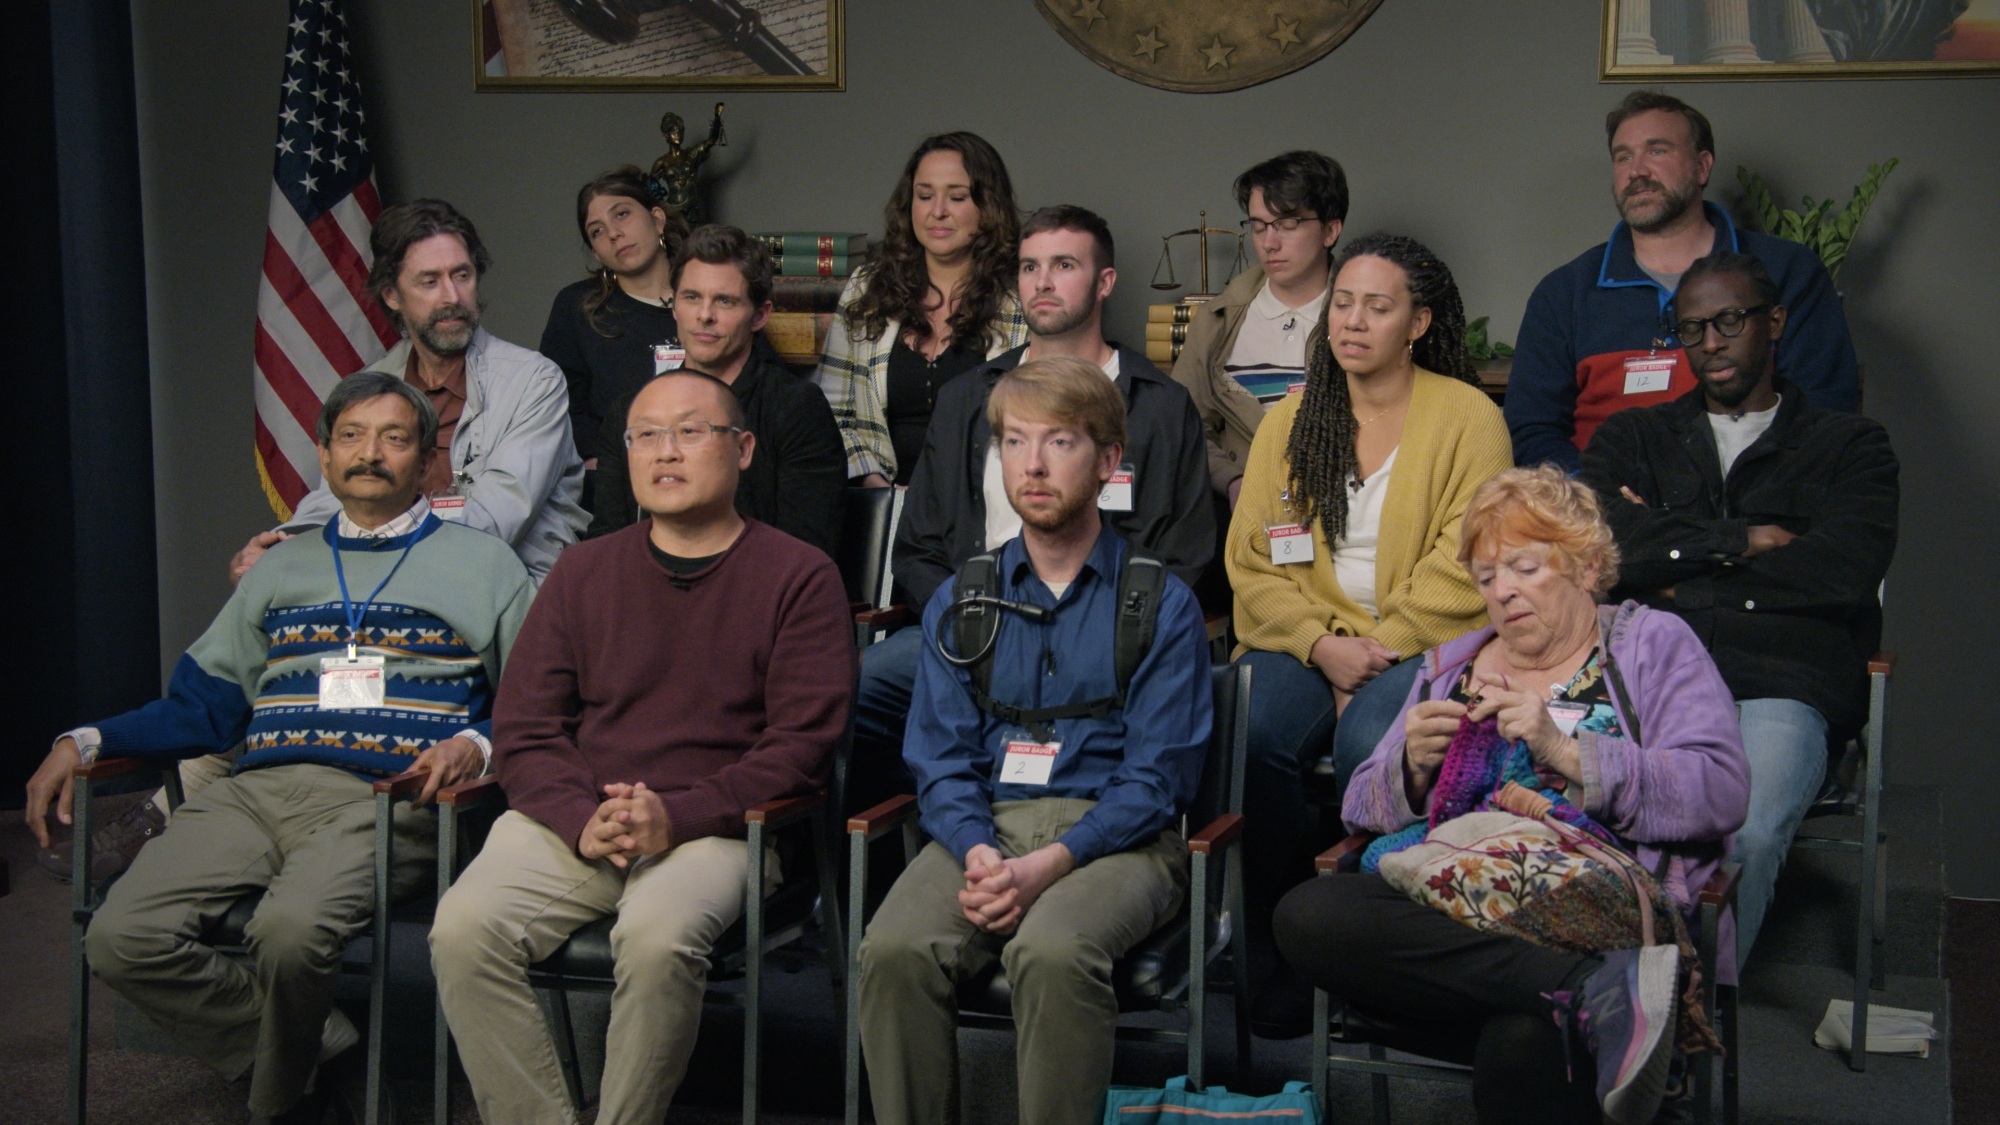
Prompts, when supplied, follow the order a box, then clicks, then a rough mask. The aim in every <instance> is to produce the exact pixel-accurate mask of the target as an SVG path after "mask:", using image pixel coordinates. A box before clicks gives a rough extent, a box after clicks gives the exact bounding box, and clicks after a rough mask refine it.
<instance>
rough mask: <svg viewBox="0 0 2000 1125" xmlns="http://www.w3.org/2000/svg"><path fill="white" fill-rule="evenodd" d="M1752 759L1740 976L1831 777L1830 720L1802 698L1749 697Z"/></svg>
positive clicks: (1739, 908)
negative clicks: (1802, 826) (1791, 853)
mask: <svg viewBox="0 0 2000 1125" xmlns="http://www.w3.org/2000/svg"><path fill="white" fill-rule="evenodd" d="M1736 721H1737V723H1738V725H1740V726H1741V727H1742V729H1743V751H1744V754H1745V755H1746V756H1747V757H1748V758H1749V759H1750V815H1749V817H1748V818H1747V819H1746V820H1745V821H1744V822H1743V827H1742V829H1741V830H1739V831H1738V832H1737V833H1736V854H1735V855H1734V856H1733V857H1732V858H1733V859H1735V860H1736V862H1737V863H1740V864H1742V865H1743V880H1742V882H1741V883H1739V884H1738V885H1737V889H1736V964H1737V967H1738V970H1739V971H1740V970H1741V968H1742V966H1743V964H1744V963H1745V962H1746V961H1748V960H1749V958H1750V947H1751V946H1752V945H1754V944H1755V943H1756V941H1757V931H1758V929H1760V928H1761V927H1762V926H1763V924H1764V912H1765V911H1766V910H1767V909H1769V908H1770V905H1771V890H1772V888H1773V887H1774V886H1776V884H1777V882H1778V870H1779V869H1780V868H1781V867H1783V866H1784V863H1785V853H1786V852H1787V851H1788V850H1790V849H1791V846H1792V835H1793V834H1794V833H1796V832H1797V831H1798V830H1799V822H1800V821H1801V820H1803V819H1805V814H1806V809H1808V808H1810V807H1811V806H1812V803H1813V799H1814V798H1815V797H1817V796H1819V787H1820V784H1821V782H1823V781H1825V780H1826V758H1827V746H1826V717H1825V716H1823V715H1821V714H1820V713H1819V712H1818V711H1816V710H1814V709H1813V708H1812V707H1811V706H1809V705H1807V704H1804V703H1801V702H1799V701H1798V700H1796V699H1745V700H1743V701H1742V702H1740V703H1738V704H1737V705H1736Z"/></svg>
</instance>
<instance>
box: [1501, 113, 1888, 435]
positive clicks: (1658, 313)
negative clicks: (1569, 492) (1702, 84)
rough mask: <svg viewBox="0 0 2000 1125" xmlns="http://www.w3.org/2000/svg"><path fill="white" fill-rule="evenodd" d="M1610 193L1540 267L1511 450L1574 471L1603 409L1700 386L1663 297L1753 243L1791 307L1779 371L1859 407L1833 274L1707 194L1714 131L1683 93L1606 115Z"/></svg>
mask: <svg viewBox="0 0 2000 1125" xmlns="http://www.w3.org/2000/svg"><path fill="white" fill-rule="evenodd" d="M1604 132H1605V136H1606V138H1607V140H1608V142H1609V144H1610V148H1611V198H1612V202H1614V203H1615V204H1616V205H1617V207H1618V215H1619V219H1620V222H1619V223H1618V225H1617V226H1616V227H1614V228H1612V231H1611V239H1610V241H1608V242H1605V243H1602V244H1600V245H1598V246H1594V247H1592V248H1591V249H1589V250H1586V251H1585V252H1584V253H1583V254H1581V255H1579V256H1578V257H1577V258H1576V259H1574V260H1573V261H1571V262H1570V263H1569V264H1568V265H1565V266H1563V267H1561V268H1560V269H1557V270H1555V271H1554V272H1552V273H1550V274H1549V275H1548V276H1547V277H1544V278H1543V279H1542V281H1541V284H1539V285H1537V286H1536V287H1535V292H1534V295H1533V296H1531V297H1530V298H1529V299H1528V308H1527V312H1526V313H1525V314H1523V316H1522V317H1521V332H1520V336H1519V338H1518V339H1517V340H1516V342H1515V349H1514V363H1513V369H1512V371H1511V373H1510V374H1509V376H1508V379H1507V400H1506V404H1505V410H1506V414H1507V428H1508V429H1509V430H1510V431H1511V432H1512V433H1513V437H1514V462H1515V463H1516V464H1519V465H1538V464H1541V463H1543V462H1551V463H1553V464H1556V465H1560V466H1561V467H1563V468H1564V469H1567V470H1569V471H1570V472H1575V471H1576V467H1577V464H1578V461H1579V459H1580V451H1581V450H1582V449H1583V447H1584V446H1586V445H1588V444H1589V443H1590V436H1591V434H1592V433H1594V432H1595V431H1596V430H1597V427H1598V426H1600V425H1602V424H1603V423H1604V420H1605V419H1606V418H1608V417H1610V416H1611V415H1613V414H1615V413H1617V412H1618V411H1620V410H1626V409H1629V408H1631V407H1634V406H1653V405H1656V404H1658V403H1662V402H1670V401H1672V400H1674V399H1676V398H1678V397H1680V396H1682V395H1684V394H1686V393H1687V392H1688V391H1690V390H1692V389H1694V386H1695V377H1694V373H1693V372H1692V371H1691V370H1689V368H1688V365H1687V362H1686V360H1685V359H1684V358H1683V357H1682V354H1681V352H1680V350H1679V349H1678V348H1677V347H1676V341H1675V339H1674V334H1673V325H1672V322H1671V319H1670V318H1671V312H1670V310H1669V302H1670V301H1671V300H1672V298H1673V294H1674V288H1675V287H1676V286H1677V285H1679V284H1680V280H1681V275H1682V273H1683V272H1684V271H1686V270H1687V268H1688V265H1689V264H1690V263H1691V262H1693V261H1694V260H1695V259H1696V258H1699V257H1702V256H1703V255H1706V254H1710V253H1713V252H1715V251H1718V250H1728V251H1733V252H1737V253H1743V254H1750V255H1753V256H1755V257H1756V258H1758V259H1759V260H1761V261H1762V262H1763V263H1764V264H1765V267H1766V268H1767V269H1768V270H1769V271H1770V273H1771V276H1772V277H1773V278H1774V279H1776V281H1777V284H1778V291H1779V292H1780V293H1781V294H1782V295H1783V297H1784V304H1785V308H1786V309H1787V310H1789V312H1790V317H1789V323H1788V325H1787V330H1786V332H1785V346H1784V348H1783V349H1782V350H1781V351H1780V353H1779V355H1778V360H1777V362H1778V369H1779V371H1780V373H1782V374H1783V375H1784V376H1785V377H1786V378H1788V379H1790V380H1792V382H1793V383H1794V384H1795V385H1797V386H1798V388H1799V390H1800V392H1801V393H1803V394H1804V395H1805V396H1806V397H1807V398H1810V399H1811V400H1812V401H1814V402H1816V403H1818V404H1820V405H1821V406H1826V407H1831V408H1832V409H1835V410H1856V409H1859V408H1860V405H1861V373H1860V365H1859V362H1858V361H1857V360H1856V359H1855V356H1854V344H1853V343H1852V341H1850V340H1849V339H1848V334H1847V316H1846V314H1845V313H1843V312H1842V311H1841V307H1840V294H1839V293H1837V292H1835V290H1834V288H1833V279H1832V278H1830V277H1828V276H1827V272H1826V268H1825V267H1824V266H1822V265H1821V264H1820V260H1819V257H1818V256H1817V255H1815V254H1814V253H1813V252H1812V251H1811V250H1810V249H1808V248H1806V247H1805V246H1802V245H1800V244H1799V243H1796V242H1789V241H1786V240H1784V239H1781V238H1773V237H1771V236H1770V235H1766V234H1758V233H1756V232H1754V231H1745V230H1738V229H1737V228H1736V225H1735V224H1734V223H1733V222H1731V221H1730V218H1729V214H1728V212H1726V211H1724V210H1723V209H1722V208H1720V207H1717V206H1715V205H1714V204H1712V203H1707V202H1704V201H1703V199H1702V191H1703V189H1704V188H1706V187H1707V186H1708V178H1709V174H1710V172H1711V171H1713V169H1714V167H1715V134H1714V131H1713V130H1712V129H1711V128H1710V127H1709V123H1708V118H1706V117H1704V116H1702V114H1701V111H1700V110H1697V109H1695V108H1694V107H1693V106H1690V105H1688V104H1687V103H1686V102H1683V101H1681V100H1680V99H1679V98H1675V97H1671V96H1669V95H1666V94H1660V93H1655V92H1653V91H1651V90H1635V91H1633V92H1632V93H1630V94H1628V95H1626V97H1625V99H1624V100H1623V101H1621V102H1619V103H1618V106H1617V107H1616V108H1615V109H1613V110H1612V111H1611V113H1610V114H1609V115H1608V116H1607V117H1606V118H1605V123H1604Z"/></svg>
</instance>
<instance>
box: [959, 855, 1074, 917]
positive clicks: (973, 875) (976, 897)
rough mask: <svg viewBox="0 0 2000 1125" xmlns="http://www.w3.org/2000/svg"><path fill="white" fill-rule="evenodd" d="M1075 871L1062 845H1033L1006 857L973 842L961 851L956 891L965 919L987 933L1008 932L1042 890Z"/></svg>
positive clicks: (1072, 858) (1070, 858)
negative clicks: (959, 881)
mask: <svg viewBox="0 0 2000 1125" xmlns="http://www.w3.org/2000/svg"><path fill="white" fill-rule="evenodd" d="M1074 870H1076V859H1075V857H1074V856H1072V855H1070V851H1069V848H1068V847H1067V846H1066V845H1063V844H1060V843H1056V844H1050V845H1048V846H1047V847H1044V848H1036V849H1035V850H1034V851H1032V852H1029V853H1028V854H1027V855H1024V856H1017V857H1015V858H1014V859H1008V858H1006V857H1005V856H1002V855H1001V854H1000V849H998V848H996V847H994V846H993V845H991V844H974V845H973V846H972V848H971V850H970V851H967V852H966V853H965V888H964V889H963V890H961V891H959V892H958V905H959V908H960V909H962V910H964V911H965V917H966V920H967V921H969V922H971V923H972V924H973V925H975V926H978V927H979V928H980V929H982V930H984V931H986V932H987V933H989V934H1011V933H1013V932H1014V931H1015V929H1016V928H1018V927H1019V926H1020V924H1021V918H1022V916H1023V915H1025V914H1026V913H1027V912H1028V908H1029V907H1031V906H1033V905H1034V904H1035V900H1036V899H1038V898H1040V897H1041V896H1042V892H1043V891H1046V890H1048V889H1049V888H1050V887H1051V886H1053V885H1055V881H1056V880H1058V879H1060V878H1062V877H1063V876H1065V875H1067V874H1069V873H1070V872H1071V871H1074Z"/></svg>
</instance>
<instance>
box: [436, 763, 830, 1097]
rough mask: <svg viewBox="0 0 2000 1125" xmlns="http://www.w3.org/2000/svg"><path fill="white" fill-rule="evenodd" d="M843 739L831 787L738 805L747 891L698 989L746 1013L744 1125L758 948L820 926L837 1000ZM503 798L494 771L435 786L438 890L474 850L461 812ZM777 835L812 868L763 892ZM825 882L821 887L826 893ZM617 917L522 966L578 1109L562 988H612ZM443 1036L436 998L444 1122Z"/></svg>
mask: <svg viewBox="0 0 2000 1125" xmlns="http://www.w3.org/2000/svg"><path fill="white" fill-rule="evenodd" d="M849 741H850V739H848V738H843V739H842V740H841V743H840V746H839V747H838V748H837V750H836V752H835V759H834V771H833V772H834V779H835V780H834V787H833V790H834V792H833V794H829V793H828V792H825V791H822V792H817V793H809V794H806V795H804V796H799V797H790V798H786V799H783V800H778V801H768V802H765V803H764V804H761V805H757V806H754V807H752V808H751V809H749V810H747V811H746V812H745V813H744V817H743V819H744V821H745V822H746V824H747V826H748V836H749V839H748V846H749V852H750V870H749V874H748V876H747V879H746V882H747V885H748V887H749V893H748V894H747V895H746V896H745V899H744V903H745V906H744V912H743V917H742V918H740V919H738V920H737V922H736V924H735V925H732V926H731V927H729V929H727V930H725V931H723V934H722V936H721V937H720V938H718V939H717V940H716V943H715V946H714V948H713V949H711V950H710V951H709V955H708V959H709V974H708V982H709V986H710V987H709V989H708V991H707V993H706V995H705V997H704V1001H705V1002H706V1003H711V1004H722V1005H727V1006H731V1007H741V1008H742V1009H743V1012H744V1017H743V1121H744V1125H752V1123H754V1122H755V1121H756V1120H757V1104H758V1072H759V1069H760V1066H759V1064H760V1061H761V1060H760V1057H759V1043H760V1041H761V1038H760V1032H761V1026H760V1024H761V1019H762V999H763V972H764V956H765V955H766V954H768V953H771V952H774V951H776V950H778V949H780V948H783V947H785V946H788V945H792V944H794V943H796V942H798V941H799V940H800V939H801V938H803V937H805V936H806V935H807V934H808V933H809V932H811V931H812V930H813V929H814V927H815V926H817V927H818V928H819V929H820V931H821V933H822V935H823V938H824V941H825V945H826V949H825V958H826V963H827V969H828V971H829V972H830V973H831V974H832V977H833V986H834V1003H835V1005H836V1006H838V1004H839V1003H840V997H841V979H842V978H841V974H842V973H843V971H844V970H845V968H846V964H845V962H844V961H842V960H841V957H840V950H841V949H842V947H843V943H842V940H841V934H842V919H841V917H840V914H839V912H838V910H837V906H838V904H839V897H838V895H837V894H835V893H833V892H832V890H831V888H833V887H835V886H836V885H837V884H836V883H835V881H834V873H835V865H834V848H836V847H837V846H838V839H837V837H836V836H835V834H834V832H833V830H832V828H831V826H830V824H829V823H828V816H827V808H828V806H829V804H830V803H833V802H837V800H838V797H837V794H838V792H839V789H840V785H841V783H842V779H843V778H844V777H845V775H846V758H847V748H848V742H849ZM504 805H505V796H504V794H503V793H502V792H501V790H500V786H499V784H498V779H497V778H493V777H484V778H480V779H479V780H477V781H471V782H466V783H465V784H462V785H458V786H454V787H452V788H450V789H446V790H444V791H442V792H441V793H440V794H439V798H438V810H439V818H438V865H439V870H438V895H439V896H440V897H442V896H443V894H444V892H445V890H446V889H447V888H448V887H450V885H451V883H452V881H453V880H454V879H455V878H456V877H457V874H458V871H459V868H460V866H461V863H460V860H459V853H460V852H461V851H466V852H470V851H476V848H469V847H465V846H464V845H465V844H468V843H472V842H474V841H473V840H471V839H470V837H471V836H472V832H469V831H468V830H469V829H475V828H476V825H475V824H474V823H469V822H468V819H467V818H468V814H473V813H475V812H477V813H478V814H479V815H480V816H481V817H482V818H485V821H486V823H488V824H490V823H491V819H490V818H492V817H496V816H498V814H499V812H500V811H502V810H503V809H504ZM835 807H837V804H836V805H835ZM779 833H786V835H787V836H788V837H789V838H790V839H791V840H793V841H794V842H796V843H798V844H799V845H800V846H801V848H802V849H803V851H805V852H809V853H810V854H811V863H809V864H801V865H799V867H800V869H801V870H802V871H813V872H814V873H815V875H814V876H813V877H804V876H795V877H793V878H790V879H787V880H785V881H784V882H783V883H781V884H779V886H778V888H777V889H776V890H774V891H772V892H771V893H770V894H769V895H768V896H767V895H765V894H764V892H763V888H764V872H765V859H764V849H765V845H766V843H767V842H770V841H773V840H776V839H778V838H779V836H778V834H779ZM822 888H826V889H827V890H826V891H825V892H824V893H823V892H822ZM616 921H617V917H616V915H609V916H606V917H604V918H600V919H598V920H597V921H595V922H592V923H590V924H589V925H586V926H583V927H581V928H580V929H578V930H577V931H576V932H575V933H573V934H571V935H570V937H569V940H568V941H566V942H564V943H563V944H562V946H561V947H560V948H558V949H557V950H556V951H555V952H554V953H553V954H551V955H550V956H549V957H548V958H546V959H544V960H542V961H538V962H536V963H535V964H533V965H530V966H529V967H528V980H529V983H531V984H533V985H534V986H535V987H537V988H546V989H551V990H553V991H554V992H555V994H556V1003H555V1006H554V1020H555V1024H556V1026H555V1028H554V1031H555V1042H556V1053H557V1056H558V1057H559V1058H560V1060H561V1062H562V1067H563V1077H564V1079H565V1080H566V1081H567V1082H568V1084H569V1093H570V1099H571V1101H572V1102H573V1103H574V1105H575V1106H576V1108H577V1109H578V1110H581V1109H582V1108H583V1107H584V1105H585V1101H584V1091H583V1075H582V1071H581V1068H580V1067H579V1066H578V1064H577V1051H576V1033H575V1030H574V1028H573V1027H572V1025H571V1021H570V1011H569V993H570V991H571V990H572V989H585V990H588V991H593V992H610V991H611V990H612V989H613V986H614V983H615V982H614V977H613V975H612V974H613V969H614V959H613V957H612V953H611V927H612V925H613V924H614V923H615V922H616ZM739 979H740V980H741V981H742V982H743V990H742V991H741V992H740V993H739V992H735V991H730V990H724V989H718V988H716V987H714V986H715V985H717V984H719V983H723V982H727V981H735V980H739ZM450 1037H451V1029H450V1027H449V1026H448V1025H447V1024H446V1022H445V1017H444V1007H443V1004H442V1002H440V1004H439V1005H438V1011H437V1039H436V1042H435V1044H434V1053H433V1058H432V1070H433V1078H432V1098H433V1112H432V1120H434V1121H450V1120H451V1087H450V1081H449V1079H450V1059H451V1038H450Z"/></svg>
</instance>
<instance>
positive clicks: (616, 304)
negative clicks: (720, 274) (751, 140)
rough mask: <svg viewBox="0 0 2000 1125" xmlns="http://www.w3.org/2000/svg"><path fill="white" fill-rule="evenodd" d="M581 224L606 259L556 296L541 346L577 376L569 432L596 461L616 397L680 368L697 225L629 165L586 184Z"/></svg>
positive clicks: (579, 205) (586, 239)
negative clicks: (682, 254)
mask: <svg viewBox="0 0 2000 1125" xmlns="http://www.w3.org/2000/svg"><path fill="white" fill-rule="evenodd" d="M576 229H577V233H578V234H580V235H582V236H583V245H584V247H585V249H587V250H589V251H590V254H591V257H592V258H593V259H594V260H595V261H596V263H597V267H596V268H595V269H593V270H592V271H591V274H590V276H589V277H587V278H584V279H583V280H582V281H579V282H576V283H575V284H573V285H568V286H565V287H564V288H563V290H562V291H561V292H559V293H557V294H556V299H555V303H554V304H553V305H552V306H551V307H550V309H549V323H548V326H547V327H546V328H544V329H542V345H541V349H540V350H541V353H542V354H543V355H545V356H547V357H549V358H550V359H551V360H554V361H555V364H556V366H558V367H560V368H562V369H563V375H564V376H566V377H567V378H568V380H569V422H570V432H571V433H572V434H573V435H574V436H575V438H576V445H577V452H578V453H579V454H581V455H582V456H583V458H584V460H585V461H591V460H594V459H595V458H596V457H597V456H598V455H599V454H600V453H603V452H605V451H604V450H602V449H599V448H597V443H598V439H599V435H600V433H601V432H602V431H603V429H604V417H605V415H606V414H607V413H608V412H610V410H611V409H612V407H613V405H614V404H615V403H617V402H618V401H619V400H620V399H622V398H624V397H625V396H627V395H630V394H632V393H633V392H634V391H637V390H638V389H639V387H640V385H641V384H643V383H645V382H646V381H647V380H648V379H651V378H652V377H653V376H654V375H656V374H658V373H659V372H661V371H665V370H668V369H670V368H674V367H678V366H680V363H681V350H680V332H679V330H678V329H677V328H676V327H675V326H674V299H673V261H674V254H675V253H676V252H677V251H679V250H680V248H681V243H683V242H685V241H686V240H687V234H688V228H687V223H685V222H684V221H682V219H681V217H680V215H679V214H677V213H675V212H672V211H669V210H667V209H666V208H664V207H662V206H660V204H659V202H658V201H657V200H655V199H654V198H653V197H652V195H651V194H649V193H648V192H647V190H646V182H645V177H644V175H643V174H642V173H641V172H640V171H639V169H638V168H636V167H633V166H632V165H629V164H628V165H625V166H623V167H620V168H613V169H611V170H610V171H608V172H606V173H604V174H603V175H601V176H599V177H597V178H596V179H594V180H592V181H590V182H589V183H587V184H585V185H583V187H582V188H581V189H580V190H578V191H577V193H576Z"/></svg>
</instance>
